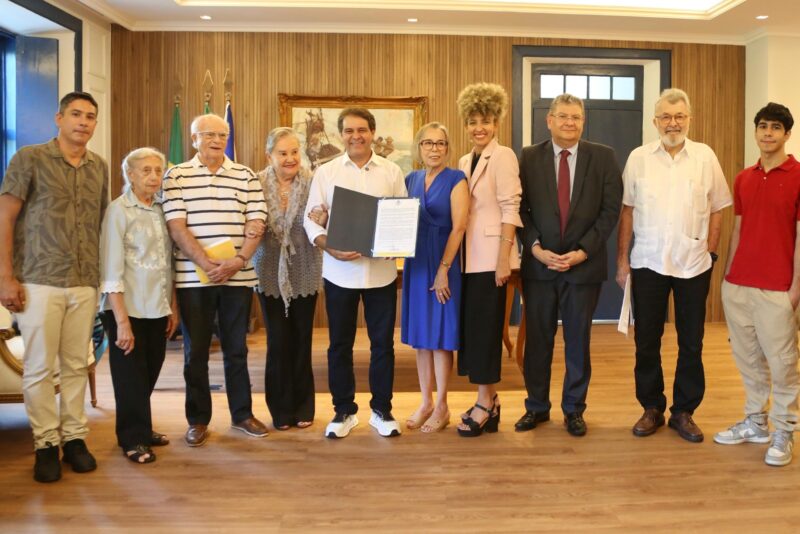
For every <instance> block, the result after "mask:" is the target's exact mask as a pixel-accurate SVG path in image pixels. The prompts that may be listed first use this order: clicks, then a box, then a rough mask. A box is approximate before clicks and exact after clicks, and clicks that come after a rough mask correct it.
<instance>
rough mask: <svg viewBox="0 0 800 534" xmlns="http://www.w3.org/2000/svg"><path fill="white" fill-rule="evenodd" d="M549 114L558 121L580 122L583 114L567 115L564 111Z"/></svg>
mask: <svg viewBox="0 0 800 534" xmlns="http://www.w3.org/2000/svg"><path fill="white" fill-rule="evenodd" d="M550 115H551V116H553V117H555V118H556V119H557V120H559V121H560V122H567V121H572V122H581V121H583V115H567V114H566V113H551V114H550Z"/></svg>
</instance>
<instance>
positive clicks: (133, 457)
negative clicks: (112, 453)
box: [123, 445, 156, 464]
mask: <svg viewBox="0 0 800 534" xmlns="http://www.w3.org/2000/svg"><path fill="white" fill-rule="evenodd" d="M123 454H124V455H125V457H126V458H127V459H128V460H130V461H131V462H133V463H135V464H149V463H153V462H155V461H156V455H155V453H154V452H153V451H152V449H151V448H150V447H148V446H147V445H137V446H136V447H135V448H133V449H131V450H128V451H123Z"/></svg>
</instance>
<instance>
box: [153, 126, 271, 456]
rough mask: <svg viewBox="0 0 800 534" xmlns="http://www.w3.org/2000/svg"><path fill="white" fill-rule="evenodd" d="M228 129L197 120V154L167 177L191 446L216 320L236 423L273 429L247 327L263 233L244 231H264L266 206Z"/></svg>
mask: <svg viewBox="0 0 800 534" xmlns="http://www.w3.org/2000/svg"><path fill="white" fill-rule="evenodd" d="M229 133H230V132H229V129H228V123H226V122H225V121H224V120H223V119H222V118H221V117H219V116H217V115H210V114H209V115H201V116H199V117H197V118H196V119H194V120H193V121H192V144H193V146H194V147H195V148H196V149H197V155H195V157H194V158H192V159H191V160H189V161H187V162H185V163H181V164H179V165H176V166H174V167H172V168H171V169H169V170H168V171H167V173H166V175H165V176H164V186H163V190H164V203H163V209H164V218H165V219H166V220H167V229H168V230H169V235H170V237H171V238H172V240H173V241H174V242H175V245H176V246H177V248H178V250H177V253H176V255H175V285H176V287H177V293H178V305H179V306H180V312H181V329H182V332H183V352H184V357H185V363H184V367H183V376H184V378H185V379H186V419H187V421H188V423H189V429H188V430H187V431H186V436H185V440H186V443H187V444H188V445H189V446H190V447H199V446H201V445H203V444H204V443H205V442H206V439H207V437H208V423H209V422H210V420H211V392H210V388H209V383H208V352H209V346H210V345H211V333H212V331H213V328H214V318H215V317H216V318H217V319H218V322H219V338H220V342H221V344H222V356H223V361H224V366H225V389H226V391H227V394H228V406H229V408H230V412H231V422H232V426H233V428H235V429H236V430H240V431H242V432H244V433H245V434H247V435H249V436H253V437H263V436H266V435H267V427H265V426H264V424H263V423H262V422H261V421H259V420H258V419H256V418H255V417H254V416H253V409H252V408H253V402H252V399H251V396H250V375H249V373H248V370H247V325H248V322H249V319H250V304H251V302H252V300H253V286H255V285H256V284H257V283H258V279H257V277H256V274H255V272H254V271H253V266H252V264H251V263H250V258H251V257H252V256H253V254H254V253H255V251H256V248H257V247H258V242H259V241H260V239H259V237H260V236H259V237H251V236H250V233H251V232H246V230H249V229H250V228H249V227H252V226H255V227H257V230H258V231H260V232H263V228H264V220H266V217H267V208H266V204H265V203H264V193H263V192H262V190H261V183H260V182H259V181H258V178H257V177H256V175H255V174H254V173H253V171H251V170H250V169H248V168H247V167H245V166H244V165H240V164H238V163H234V162H232V161H231V160H230V159H228V158H227V157H226V156H225V145H226V143H227V140H228V136H229ZM253 230H254V231H253V232H252V233H253V235H255V234H257V233H258V232H256V231H255V230H256V229H255V228H254V229H253ZM245 234H248V235H247V236H245Z"/></svg>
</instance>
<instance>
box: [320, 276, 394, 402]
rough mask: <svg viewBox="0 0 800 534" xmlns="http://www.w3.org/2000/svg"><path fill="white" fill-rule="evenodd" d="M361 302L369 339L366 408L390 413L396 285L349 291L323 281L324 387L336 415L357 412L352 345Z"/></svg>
mask: <svg viewBox="0 0 800 534" xmlns="http://www.w3.org/2000/svg"><path fill="white" fill-rule="evenodd" d="M359 300H363V302H364V320H365V321H366V323H367V335H368V336H369V350H370V359H369V389H370V392H372V399H370V401H369V405H370V408H372V409H373V410H378V411H379V412H382V413H389V412H391V411H392V388H393V386H394V323H395V317H396V315H397V286H396V285H395V283H394V281H393V282H392V283H391V284H389V285H387V286H384V287H376V288H371V289H349V288H344V287H340V286H337V285H336V284H334V283H331V282H329V281H328V280H325V309H326V310H327V312H328V332H329V336H330V346H329V347H328V387H329V388H330V390H331V396H332V397H333V408H334V410H335V411H336V413H342V414H348V415H349V414H354V413H356V412H358V405H357V404H356V403H355V398H356V378H355V375H354V373H353V343H355V339H356V324H357V323H356V319H357V316H358V301H359Z"/></svg>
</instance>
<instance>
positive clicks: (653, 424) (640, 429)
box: [633, 408, 664, 438]
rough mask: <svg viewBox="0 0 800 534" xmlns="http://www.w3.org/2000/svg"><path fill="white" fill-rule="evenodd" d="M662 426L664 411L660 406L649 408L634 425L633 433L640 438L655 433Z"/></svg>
mask: <svg viewBox="0 0 800 534" xmlns="http://www.w3.org/2000/svg"><path fill="white" fill-rule="evenodd" d="M660 426H664V413H663V412H662V411H661V410H659V409H658V408H647V409H645V411H644V413H643V414H642V416H641V417H640V418H639V420H638V421H636V424H635V425H633V435H634V436H639V437H640V438H642V437H644V436H649V435H651V434H655V433H656V430H658V427H660Z"/></svg>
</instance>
